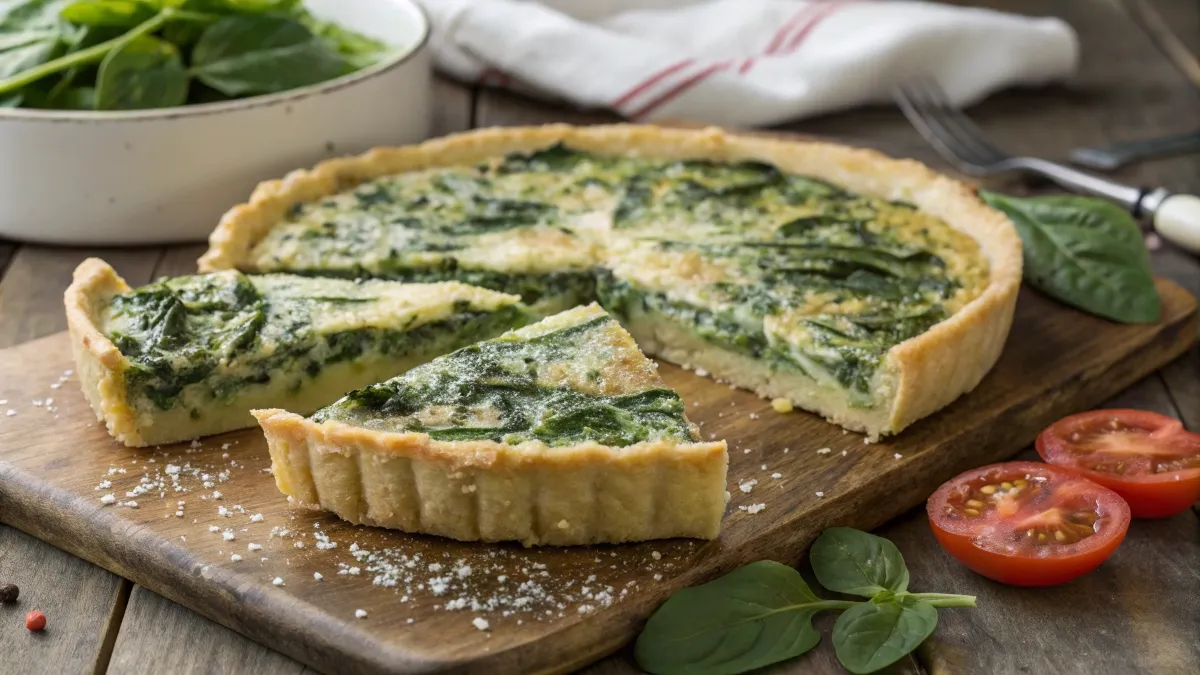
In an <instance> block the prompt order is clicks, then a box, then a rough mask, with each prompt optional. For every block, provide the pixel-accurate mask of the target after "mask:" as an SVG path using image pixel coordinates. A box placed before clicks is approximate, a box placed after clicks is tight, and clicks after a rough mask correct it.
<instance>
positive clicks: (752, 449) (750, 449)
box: [742, 448, 754, 455]
mask: <svg viewBox="0 0 1200 675" xmlns="http://www.w3.org/2000/svg"><path fill="white" fill-rule="evenodd" d="M742 452H743V453H744V454H747V455H748V454H750V453H752V452H754V448H746V449H745V450H743V451H742Z"/></svg>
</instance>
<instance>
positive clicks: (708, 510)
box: [253, 304, 728, 545]
mask: <svg viewBox="0 0 1200 675" xmlns="http://www.w3.org/2000/svg"><path fill="white" fill-rule="evenodd" d="M253 414H254V416H255V417H256V418H257V419H258V421H259V424H260V425H261V426H262V428H263V431H264V432H265V435H266V437H267V443H268V446H269V447H270V452H271V459H272V465H273V468H274V474H275V480H276V483H277V485H278V486H279V488H280V490H281V491H282V492H283V493H284V494H286V495H288V497H289V499H290V500H292V501H295V502H299V503H300V504H303V505H307V506H311V507H319V508H323V509H326V510H328V511H332V512H333V513H335V514H337V515H338V516H340V517H341V518H343V519H345V520H347V521H349V522H352V523H356V524H366V525H375V526H382V527H388V528H394V529H399V530H404V531H408V532H421V533H426V534H434V535H440V536H445V537H450V538H453V539H458V540H464V541H477V540H482V541H520V542H523V543H524V544H525V545H575V544H591V543H601V542H605V543H615V542H626V541H642V540H648V539H659V538H669V537H690V538H703V539H711V538H715V537H716V536H717V534H718V533H719V531H720V523H721V517H722V515H723V513H724V510H725V504H726V499H727V493H726V485H725V480H726V468H727V464H728V455H727V451H726V444H725V442H724V441H712V442H703V441H701V440H700V437H699V434H698V431H697V429H696V427H695V426H694V425H693V424H692V423H691V422H689V421H688V419H687V417H686V416H685V414H684V405H683V401H682V400H681V399H680V397H679V395H678V394H677V393H676V392H674V391H673V390H671V389H669V388H667V387H666V386H665V385H664V384H663V382H662V380H661V378H660V377H659V375H658V371H657V366H656V365H655V364H654V363H653V362H652V361H650V360H649V359H647V358H646V357H645V356H644V355H643V354H642V353H641V351H639V349H638V347H637V345H636V344H635V343H634V341H633V339H632V337H631V336H630V335H629V334H628V333H627V332H626V331H625V330H624V329H623V328H621V326H620V325H619V324H618V323H617V322H616V321H615V320H613V319H612V318H611V317H610V316H609V315H608V314H607V313H606V312H604V311H603V310H602V309H600V308H599V307H598V306H596V305H595V304H592V305H588V306H581V307H577V308H575V309H571V310H568V311H565V312H562V313H559V314H556V315H554V316H551V317H549V318H546V319H544V320H542V321H541V322H539V323H536V324H531V325H528V326H525V327H523V328H519V329H516V330H514V331H510V332H508V333H505V334H504V335H502V336H500V337H498V338H494V339H492V340H487V341H484V342H480V343H478V344H475V345H472V346H468V347H464V348H462V349H459V350H457V351H455V352H452V353H450V354H447V355H445V356H442V357H439V358H437V359H434V360H433V361H430V362H429V363H427V364H424V365H421V366H418V367H416V368H414V369H412V370H410V371H408V372H406V373H404V374H402V375H399V376H397V377H395V378H393V379H391V380H388V381H385V382H381V383H378V384H375V385H372V386H369V387H365V388H363V389H360V390H357V391H354V392H351V393H349V394H347V395H346V396H345V397H343V398H342V399H340V400H338V401H337V402H335V403H333V404H332V405H330V406H328V407H326V408H323V409H321V410H319V411H317V412H316V413H315V414H313V415H311V416H309V417H307V418H306V417H302V416H300V415H297V414H295V413H293V412H287V411H285V410H279V409H269V410H255V411H253Z"/></svg>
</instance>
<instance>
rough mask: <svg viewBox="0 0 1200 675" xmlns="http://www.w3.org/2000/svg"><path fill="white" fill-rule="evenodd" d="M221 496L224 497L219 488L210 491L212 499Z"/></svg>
mask: <svg viewBox="0 0 1200 675" xmlns="http://www.w3.org/2000/svg"><path fill="white" fill-rule="evenodd" d="M223 497H224V495H222V494H221V491H220V490H213V493H212V498H213V499H222V498H223Z"/></svg>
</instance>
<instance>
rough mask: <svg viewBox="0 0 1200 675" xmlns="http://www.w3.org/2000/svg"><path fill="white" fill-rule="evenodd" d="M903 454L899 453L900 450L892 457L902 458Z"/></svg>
mask: <svg viewBox="0 0 1200 675" xmlns="http://www.w3.org/2000/svg"><path fill="white" fill-rule="evenodd" d="M903 456H904V455H902V454H900V453H898V452H897V453H896V454H894V455H892V457H895V458H896V459H900V458H901V457H903Z"/></svg>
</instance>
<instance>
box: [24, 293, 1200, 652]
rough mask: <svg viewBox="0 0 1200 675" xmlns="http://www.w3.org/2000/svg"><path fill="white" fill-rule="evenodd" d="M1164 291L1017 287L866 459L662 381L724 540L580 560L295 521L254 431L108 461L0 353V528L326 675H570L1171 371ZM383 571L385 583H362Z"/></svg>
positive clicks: (1178, 346)
mask: <svg viewBox="0 0 1200 675" xmlns="http://www.w3.org/2000/svg"><path fill="white" fill-rule="evenodd" d="M1159 292H1160V295H1161V296H1162V298H1163V304H1164V311H1163V320H1162V322H1160V323H1159V324H1152V325H1117V324H1113V323H1110V322H1107V321H1104V320H1101V319H1097V318H1094V317H1090V316H1087V315H1085V314H1082V313H1080V312H1076V311H1074V310H1071V309H1069V308H1066V307H1064V306H1062V305H1060V304H1057V303H1055V302H1052V301H1050V300H1048V299H1046V298H1045V297H1043V296H1041V295H1039V294H1037V293H1035V292H1032V291H1024V292H1023V293H1022V296H1021V299H1020V301H1019V303H1018V308H1017V315H1016V317H1015V319H1014V326H1013V332H1012V334H1011V335H1010V338H1009V341H1008V343H1007V347H1006V349H1005V352H1004V354H1003V355H1002V356H1001V359H1000V361H999V363H998V364H997V365H996V367H995V368H994V369H993V371H992V372H991V373H990V374H989V375H988V376H987V377H986V378H985V379H984V381H983V383H982V384H981V385H980V386H979V387H978V388H977V389H976V390H975V391H973V392H971V393H970V394H968V395H966V396H965V397H963V398H962V399H960V400H959V401H958V402H956V403H955V404H953V405H952V406H951V407H950V408H948V409H946V410H945V411H943V412H942V413H939V414H937V415H935V416H933V417H931V418H928V419H926V420H924V421H922V422H920V423H918V424H916V425H914V426H913V427H911V428H909V429H908V430H906V431H905V433H903V434H901V435H899V436H898V437H896V438H894V439H890V440H887V441H884V442H881V443H877V444H865V443H864V442H863V439H862V437H861V436H860V435H858V434H847V433H843V432H842V430H841V429H839V428H837V427H835V426H833V425H830V424H827V423H825V422H823V421H821V420H819V419H817V418H815V417H813V416H811V415H807V414H804V413H799V412H797V413H792V414H787V415H781V414H778V413H774V412H773V411H772V410H771V409H770V405H769V403H767V402H765V401H763V400H762V399H759V398H757V397H756V396H754V395H752V394H750V393H747V392H744V391H740V390H733V389H732V388H730V387H728V386H725V385H721V384H719V383H716V382H713V381H712V380H709V379H707V378H701V377H697V376H695V375H694V374H692V373H690V372H687V371H684V370H682V369H679V368H676V367H674V366H671V365H669V364H663V366H662V373H663V376H664V379H665V380H666V381H667V383H668V384H669V385H671V386H673V387H674V388H676V389H677V390H679V391H680V393H681V394H682V395H683V397H684V399H685V400H686V401H687V402H688V404H689V407H688V411H689V414H690V416H691V417H692V418H693V420H695V421H696V422H697V423H698V424H699V425H700V427H701V433H702V434H703V435H704V436H705V437H706V438H725V439H728V440H729V441H730V455H731V456H730V474H729V489H730V491H731V493H732V495H733V497H732V499H731V502H730V506H729V509H728V511H727V516H726V518H725V521H724V524H723V532H722V535H721V537H720V538H719V539H718V540H717V541H714V542H696V541H690V540H668V541H656V542H647V543H642V544H634V545H623V546H598V547H572V548H535V549H525V548H522V547H519V546H494V545H480V544H470V543H467V544H464V543H458V542H451V541H448V540H443V539H440V538H436V537H421V536H411V535H405V534H403V533H398V532H393V531H388V530H383V529H379V528H362V527H354V526H351V525H348V524H346V523H343V522H341V521H339V520H337V519H336V518H334V517H332V516H329V515H325V514H321V513H317V512H313V511H308V510H299V509H292V508H289V506H288V505H287V503H286V502H285V500H284V499H283V498H282V497H281V495H280V494H279V492H278V491H277V490H276V489H275V486H274V480H273V477H272V476H270V475H269V473H268V469H269V465H270V460H269V455H268V454H267V452H266V449H265V443H264V441H263V439H262V435H261V432H259V431H258V430H257V429H250V430H245V431H241V432H234V433H231V434H225V435H221V436H215V437H210V438H208V439H204V440H203V442H197V443H192V444H180V445H175V446H167V447H163V448H161V449H156V450H152V451H145V450H137V449H129V448H125V447H123V446H120V445H119V444H117V443H116V442H114V441H113V440H112V439H111V438H109V437H108V435H107V433H106V432H105V431H104V429H103V427H102V426H101V425H99V424H98V423H97V422H96V421H95V419H94V417H93V416H92V414H91V411H90V410H89V409H88V408H87V404H86V402H85V401H84V400H83V397H82V394H81V393H80V392H79V390H78V386H77V384H76V383H75V380H74V378H73V377H70V376H69V375H67V372H68V371H69V370H71V369H72V363H71V361H70V357H69V344H68V341H67V337H66V335H65V334H64V333H58V334H55V335H52V336H50V337H47V338H43V339H41V340H36V341H33V342H30V343H26V344H24V345H22V346H19V347H15V348H12V349H8V350H5V351H3V352H0V398H3V399H7V400H8V401H9V404H8V405H10V406H13V407H14V410H16V411H17V414H16V415H14V416H6V417H5V418H4V419H3V420H0V517H2V518H3V519H4V520H5V521H6V522H8V523H10V524H13V525H15V526H17V527H19V528H21V529H23V530H26V531H28V532H30V533H32V534H34V535H36V536H38V537H39V538H42V539H44V540H46V541H49V542H51V543H54V544H55V545H57V546H60V547H62V548H65V549H66V550H68V551H70V552H72V553H75V554H76V555H79V556H81V557H84V558H86V559H88V560H90V561H92V562H95V563H97V564H99V565H101V566H103V567H105V568H107V569H109V570H111V571H113V572H116V573H118V574H120V575H121V576H124V577H127V578H130V579H132V580H134V581H135V582H137V583H139V584H141V585H143V586H146V587H147V588H149V589H151V590H153V591H155V592H157V593H159V594H162V595H163V596H165V597H167V598H170V599H172V600H175V601H177V602H180V603H182V604H184V605H186V606H188V607H191V608H193V609H195V610H197V611H199V612H200V613H202V614H204V615H205V616H208V617H210V618H212V619H213V620H215V621H218V622H220V623H222V624H224V625H226V626H229V627H231V628H233V629H235V630H237V631H239V632H241V633H243V634H246V635H248V636H250V637H252V638H254V639H256V640H258V641H260V642H262V643H264V644H266V645H268V646H271V647H273V648H275V649H277V650H279V651H282V652H284V653H286V654H288V655H290V656H292V657H293V658H296V659H297V660H299V661H301V662H303V663H306V664H309V665H312V666H314V667H316V668H319V669H321V670H324V671H327V672H376V671H389V672H407V673H411V672H426V671H430V670H443V669H448V668H452V669H456V670H462V671H464V672H484V671H489V672H514V673H517V672H547V671H555V672H557V671H563V670H567V669H570V668H572V667H574V666H581V665H584V664H586V663H588V662H590V661H593V660H595V659H596V658H598V657H600V656H603V655H604V654H606V653H608V652H611V651H613V650H614V649H616V648H617V647H619V646H620V645H621V644H623V643H624V642H625V641H626V640H627V639H628V638H629V637H630V636H631V633H632V631H633V630H634V629H635V627H636V625H637V624H638V623H639V622H640V621H641V620H643V619H644V618H645V616H646V615H647V614H648V613H649V611H651V610H652V609H653V608H654V607H655V606H656V605H657V604H658V603H659V602H661V601H662V599H663V598H664V597H665V596H666V595H667V594H669V593H670V592H672V591H674V590H676V589H678V588H680V587H682V586H684V585H689V584H692V583H696V582H699V581H702V580H705V579H706V578H709V577H711V576H713V575H715V574H717V573H720V572H723V571H727V570H729V569H731V568H732V567H734V566H737V565H741V564H744V563H746V562H749V561H752V560H755V559H761V558H770V559H775V560H780V561H783V562H788V563H795V562H797V561H798V560H799V559H800V558H801V556H802V554H803V552H804V550H805V548H806V547H807V545H808V544H809V543H810V542H811V540H812V539H813V538H815V536H816V535H817V534H818V533H819V532H820V531H821V530H822V529H824V528H825V527H828V526H830V525H833V524H840V525H849V526H853V527H859V528H863V529H872V528H874V527H877V526H878V525H880V524H882V523H883V522H885V521H887V520H889V519H890V518H893V517H895V516H896V515H899V514H900V513H902V512H904V511H905V510H907V509H908V508H910V507H912V506H914V505H916V504H918V503H920V502H921V501H922V500H924V499H925V497H926V496H927V495H928V494H929V492H930V491H932V489H933V488H934V487H936V486H937V485H938V484H939V483H941V482H942V481H943V480H945V479H946V478H949V477H950V476H952V475H954V474H955V473H957V472H959V471H961V470H963V469H966V468H969V467H973V466H977V465H979V464H983V463H987V462H990V461H995V460H998V459H1001V458H1004V457H1007V456H1010V455H1012V454H1013V453H1015V452H1017V451H1019V450H1020V449H1021V448H1022V447H1024V446H1025V445H1026V444H1027V443H1028V442H1029V441H1030V440H1031V439H1032V437H1033V436H1034V435H1035V434H1036V433H1037V432H1038V431H1039V430H1041V429H1042V428H1043V427H1044V426H1045V425H1046V424H1048V423H1049V422H1051V421H1053V420H1054V419H1057V418H1058V417H1060V416H1062V415H1064V414H1068V413H1071V412H1074V411H1078V410H1082V409H1086V408H1088V407H1090V406H1092V405H1095V404H1096V403H1099V402H1100V401H1102V400H1104V399H1105V398H1107V397H1108V396H1110V395H1112V394H1114V393H1116V392H1117V391H1120V390H1121V389H1123V388H1125V387H1127V386H1129V385H1130V384H1131V383H1133V382H1135V381H1136V380H1138V379H1140V378H1142V377H1143V376H1145V375H1146V374H1147V373H1150V372H1152V371H1153V370H1155V369H1157V368H1158V367H1160V366H1162V365H1163V364H1164V363H1166V362H1168V361H1170V360H1172V359H1174V358H1175V357H1176V356H1178V355H1179V354H1180V353H1182V352H1183V351H1184V350H1185V349H1187V348H1188V347H1190V346H1192V344H1194V342H1195V339H1196V333H1197V315H1196V301H1195V298H1193V297H1192V296H1191V295H1190V294H1188V293H1187V292H1185V291H1184V290H1183V289H1181V288H1180V287H1179V286H1177V285H1175V284H1174V283H1172V282H1169V281H1160V283H1159ZM1030 373H1037V374H1038V376H1037V377H1030V376H1029V374H1030ZM60 382H61V383H62V385H63V386H60V387H58V388H55V387H54V385H55V384H56V383H60ZM51 400H52V402H51ZM823 448H825V449H829V452H827V453H818V452H817V451H818V450H819V449H823ZM750 481H753V482H754V483H753V485H752V487H750V488H749V489H748V490H743V489H739V487H740V486H742V485H750V484H751V483H750ZM105 494H113V495H115V497H116V499H117V500H118V503H117V504H110V505H104V504H103V503H102V501H101V499H100V498H101V496H102V495H105ZM755 505H761V512H757V513H755V512H753V511H754V509H753V508H752V507H754V506H755ZM326 541H332V542H335V543H336V544H337V546H336V548H331V549H323V547H322V543H323V542H326ZM351 544H354V546H355V547H356V548H357V547H361V549H363V551H364V552H363V553H362V556H363V557H359V556H354V555H351V554H352V553H353V549H351ZM366 552H371V553H374V554H375V555H376V556H377V558H375V559H364V558H365V556H366V555H367V553H366ZM235 554H236V555H237V556H238V557H237V558H234V557H232V556H234V555H235ZM430 561H433V562H430ZM409 563H412V564H411V565H409ZM351 567H353V568H354V571H353V572H351V573H349V574H347V573H345V572H348V571H350V568H351ZM359 568H364V569H359ZM413 568H416V571H415V572H410V571H408V570H412V569H413ZM464 569H465V570H466V571H465V572H463V571H462V570H464ZM339 572H342V573H341V574H339ZM314 573H319V574H321V575H323V576H324V579H323V580H320V581H318V580H316V579H314ZM389 574H391V575H393V576H394V577H398V578H400V582H399V584H398V585H396V586H395V587H394V588H385V587H380V586H378V585H376V584H373V583H372V577H375V578H376V580H378V579H379V578H380V577H378V576H376V575H384V576H385V577H386V576H387V575H389ZM502 576H503V577H506V578H507V579H506V580H502V579H500V577H502ZM406 578H410V579H409V580H407V581H405V579H406ZM273 580H274V581H273ZM518 584H524V585H525V587H526V590H523V591H514V590H513V587H514V586H517V585H518ZM439 586H440V587H443V588H444V589H445V590H444V592H443V591H440V590H439ZM529 587H533V588H535V589H538V590H534V591H530V590H528V588H529ZM602 589H603V590H602ZM546 596H553V598H552V599H550V598H547V597H546ZM513 597H517V598H522V599H519V600H512V601H506V598H513ZM455 601H457V602H461V603H464V604H472V603H475V602H479V603H483V604H485V605H486V604H488V603H491V602H499V603H501V606H500V607H497V608H493V609H490V610H484V611H476V610H474V609H472V608H471V607H466V608H461V607H460V608H457V609H456V608H455V606H454V602H455ZM505 602H510V604H504V603H505ZM523 602H525V603H526V604H522V603H523ZM358 609H364V610H366V611H367V612H368V617H367V618H366V619H355V618H354V617H355V612H356V610H358ZM504 610H511V611H510V613H509V614H507V615H506V614H505V613H504ZM476 618H482V619H485V620H486V621H487V622H488V623H489V624H490V625H489V627H488V629H487V630H481V629H479V628H477V627H476V626H475V625H473V623H472V622H473V621H474V620H475V619H476ZM410 620H411V621H410Z"/></svg>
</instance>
